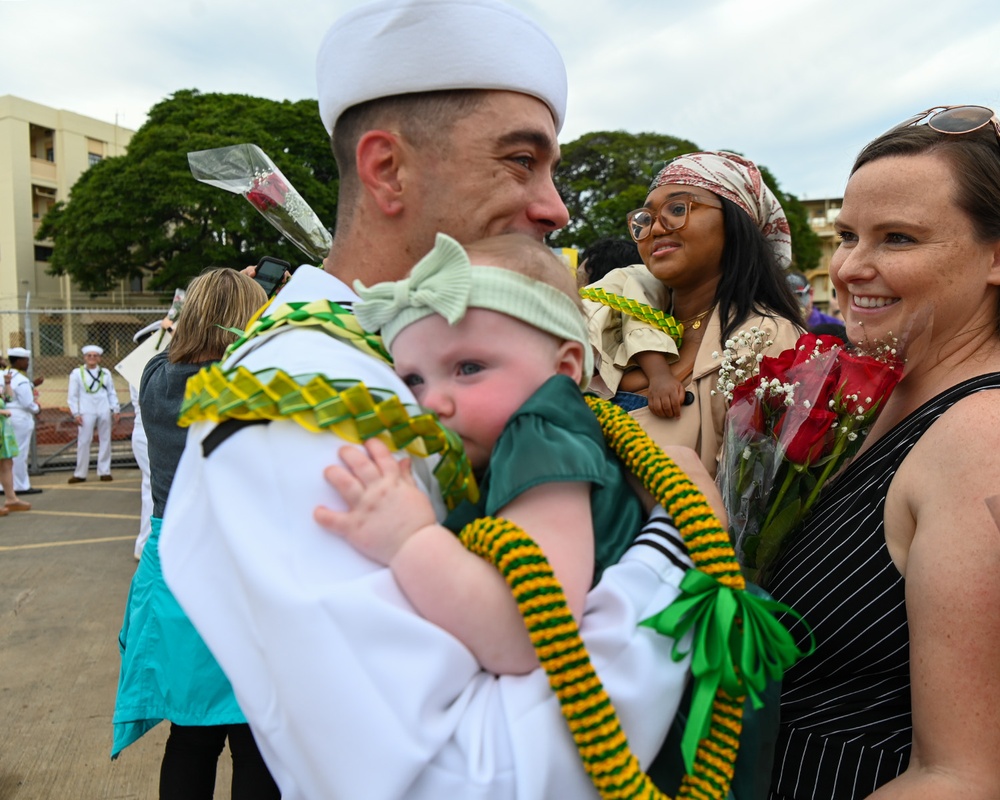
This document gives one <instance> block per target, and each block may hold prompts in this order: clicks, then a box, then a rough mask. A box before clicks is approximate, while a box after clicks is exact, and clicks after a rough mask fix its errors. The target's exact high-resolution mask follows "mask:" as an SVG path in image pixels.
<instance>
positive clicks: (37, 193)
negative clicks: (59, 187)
mask: <svg viewBox="0 0 1000 800" xmlns="http://www.w3.org/2000/svg"><path fill="white" fill-rule="evenodd" d="M31 195H32V198H31V216H33V217H34V218H35V219H37V220H41V219H44V218H45V215H46V214H48V213H49V211H51V210H52V206H54V205H55V202H56V190H55V189H53V188H52V187H50V186H37V185H36V186H32V187H31Z"/></svg>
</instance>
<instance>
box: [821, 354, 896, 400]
mask: <svg viewBox="0 0 1000 800" xmlns="http://www.w3.org/2000/svg"><path fill="white" fill-rule="evenodd" d="M902 377H903V369H902V366H901V365H899V364H887V363H885V362H884V361H879V360H877V359H874V358H872V357H871V356H864V355H856V354H854V353H847V352H844V353H842V354H841V356H840V378H839V381H838V383H837V391H838V393H839V395H840V399H841V403H842V404H843V405H844V407H845V408H847V409H848V410H849V411H850V412H851V413H858V411H857V409H858V408H859V407H860V408H863V409H864V410H865V411H869V410H870V409H871V407H872V406H873V405H874V404H875V403H876V402H878V403H879V405H880V406H882V405H884V404H885V401H886V399H888V397H889V395H890V394H892V390H893V389H895V388H896V384H897V383H899V380H900V378H902ZM854 396H857V399H856V400H855V399H854Z"/></svg>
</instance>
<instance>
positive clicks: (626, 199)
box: [549, 131, 698, 250]
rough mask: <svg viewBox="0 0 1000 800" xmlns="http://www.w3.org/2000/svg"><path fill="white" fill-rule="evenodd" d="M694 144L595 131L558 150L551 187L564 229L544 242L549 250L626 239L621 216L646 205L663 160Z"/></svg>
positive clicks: (653, 135) (660, 136)
mask: <svg viewBox="0 0 1000 800" xmlns="http://www.w3.org/2000/svg"><path fill="white" fill-rule="evenodd" d="M697 149H698V146H697V145H696V144H694V142H689V141H687V140H685V139H677V138H675V137H673V136H666V135H664V134H660V133H626V132H625V131H595V132H593V133H586V134H584V135H583V136H581V137H580V138H579V139H575V140H574V141H572V142H570V143H569V144H566V145H563V146H562V161H561V162H560V164H559V169H558V170H557V172H556V177H555V181H556V187H557V188H558V189H559V194H560V195H561V196H562V199H563V202H564V203H565V204H566V208H567V209H569V224H568V225H567V226H566V227H565V228H563V229H562V230H560V231H557V232H556V233H554V234H552V235H551V236H550V237H549V244H551V245H552V246H553V247H576V248H577V249H580V250H582V249H583V248H585V247H586V246H587V245H589V244H591V243H593V242H595V241H596V240H597V239H600V238H603V237H605V236H625V235H627V234H626V232H625V215H626V214H627V213H628V212H629V211H631V210H632V209H633V208H638V207H639V206H641V205H642V204H643V202H645V200H646V194H647V188H648V187H649V182H650V181H651V180H652V179H653V176H654V175H655V174H656V170H658V169H659V168H660V167H661V166H663V163H664V162H665V161H668V160H669V159H671V158H674V157H675V156H679V155H682V154H683V153H690V152H692V151H694V150H697Z"/></svg>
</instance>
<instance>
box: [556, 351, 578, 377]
mask: <svg viewBox="0 0 1000 800" xmlns="http://www.w3.org/2000/svg"><path fill="white" fill-rule="evenodd" d="M556 375H567V376H569V377H570V378H572V379H573V382H574V383H579V382H580V381H581V380H582V379H583V344H582V343H581V342H563V343H562V344H561V345H559V350H558V351H557V352H556Z"/></svg>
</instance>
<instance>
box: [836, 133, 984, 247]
mask: <svg viewBox="0 0 1000 800" xmlns="http://www.w3.org/2000/svg"><path fill="white" fill-rule="evenodd" d="M924 153H935V154H940V155H941V156H942V157H943V158H944V159H945V160H947V161H948V163H949V165H950V166H951V172H952V175H953V176H954V177H955V182H956V184H957V185H958V191H957V194H956V196H955V198H954V200H955V202H956V204H957V205H958V207H959V208H960V209H962V211H964V212H965V213H966V215H968V217H969V220H970V221H971V222H972V226H973V228H974V230H975V232H976V236H977V237H978V238H979V240H980V241H981V242H993V241H997V240H998V239H1000V140H998V138H997V133H996V131H995V130H994V128H993V126H992V125H986V126H985V127H983V128H980V129H979V130H978V131H973V132H972V133H965V134H949V133H938V132H937V131H936V130H934V129H933V128H930V127H928V126H927V125H912V126H910V127H908V128H896V129H893V130H891V131H888V132H886V133H883V134H882V135H881V136H879V137H878V138H877V139H875V140H873V141H871V142H869V143H868V144H867V145H865V147H864V149H862V151H861V152H860V153H859V154H858V157H857V159H856V160H855V162H854V166H853V167H852V168H851V175H853V174H854V173H855V172H857V171H858V170H859V169H860V168H861V167H863V166H864V165H865V164H870V163H871V162H872V161H876V160H878V159H880V158H887V157H890V156H916V155H922V154H924Z"/></svg>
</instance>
